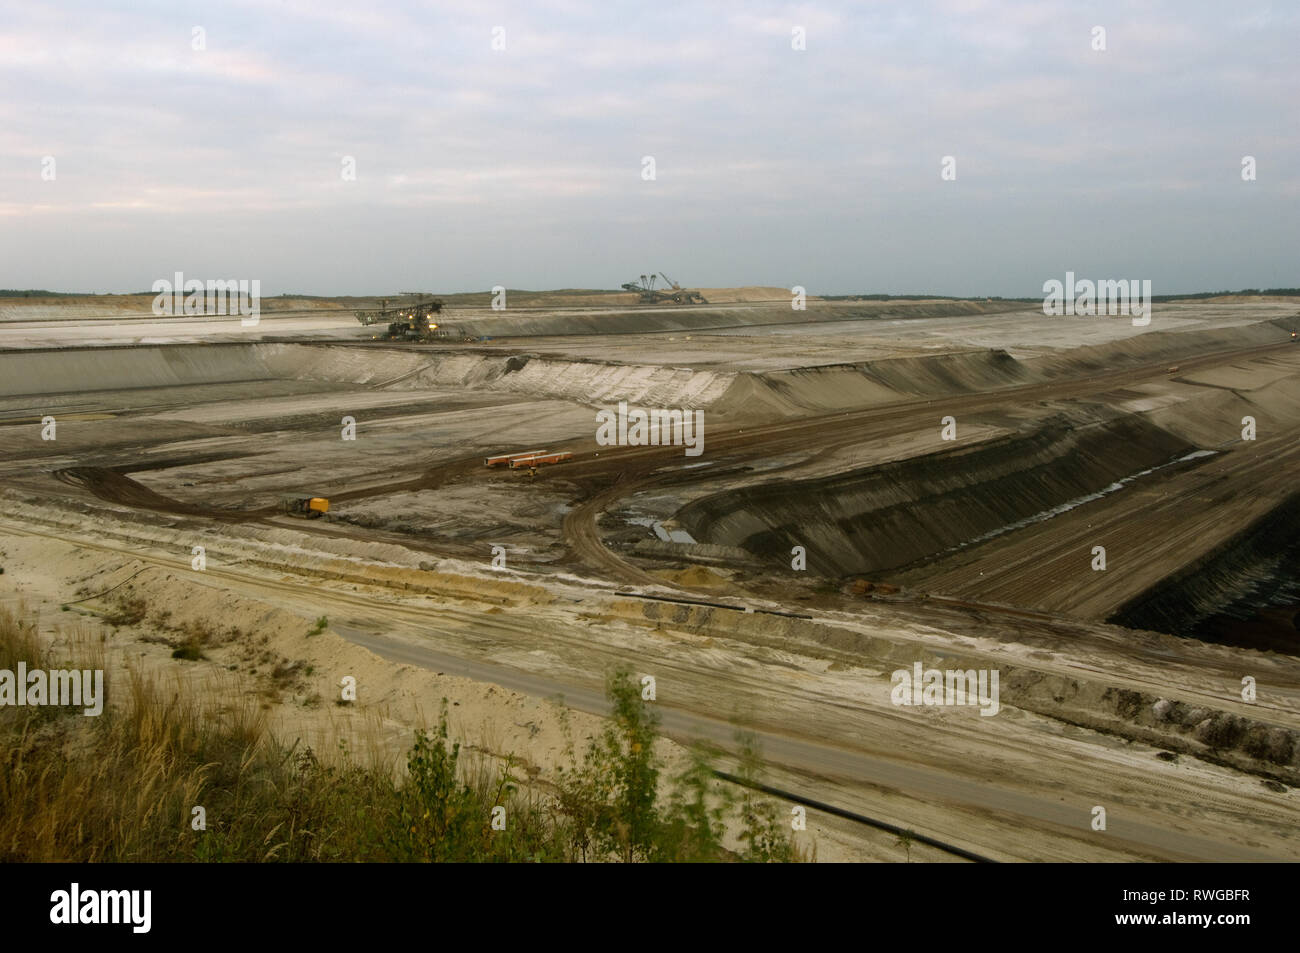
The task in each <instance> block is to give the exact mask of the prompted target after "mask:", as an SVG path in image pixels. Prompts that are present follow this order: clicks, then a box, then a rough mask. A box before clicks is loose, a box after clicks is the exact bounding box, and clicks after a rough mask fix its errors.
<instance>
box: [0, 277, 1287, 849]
mask: <svg viewBox="0 0 1300 953" xmlns="http://www.w3.org/2000/svg"><path fill="white" fill-rule="evenodd" d="M511 294H512V297H511V298H510V299H509V306H508V307H506V308H505V309H501V310H494V309H493V308H492V307H491V304H490V301H489V296H488V295H478V296H471V295H464V296H456V295H448V296H444V298H445V304H444V305H443V306H442V309H441V312H440V313H438V315H437V317H438V321H437V325H438V328H439V330H440V332H441V335H440V336H439V337H438V338H437V339H436V340H428V339H421V340H412V341H406V340H383V339H381V338H380V337H378V336H377V335H376V333H375V327H374V326H371V325H366V324H362V323H361V322H360V321H358V320H357V319H356V317H355V313H356V312H358V311H361V310H363V309H370V310H371V311H374V310H376V309H378V308H380V306H381V305H380V302H379V301H378V300H375V301H370V300H361V299H347V300H344V299H302V300H299V299H292V298H284V299H272V300H271V301H268V302H263V304H262V310H261V314H260V317H259V320H258V321H257V322H256V323H255V324H253V325H252V326H247V325H245V324H241V322H240V320H239V318H238V317H234V318H232V317H229V316H203V315H197V316H184V315H172V316H165V317H161V318H159V317H154V316H152V314H151V313H150V305H149V299H148V297H147V296H134V297H133V296H116V297H89V296H88V297H81V298H68V299H57V298H32V299H0V424H2V425H3V427H2V428H0V434H3V451H2V452H0V566H3V570H4V574H3V576H2V577H0V586H2V587H3V596H4V599H5V601H6V602H7V603H10V604H18V603H21V604H22V605H24V606H25V607H27V608H28V609H29V610H30V611H33V612H38V613H39V617H40V620H41V626H42V628H43V630H44V631H46V632H47V633H51V634H55V633H57V632H59V631H62V629H61V628H60V627H66V625H67V624H68V620H69V619H84V620H86V622H87V623H88V624H103V620H104V619H106V618H110V617H111V618H113V619H115V620H116V622H115V624H114V625H111V626H110V625H105V629H104V631H105V639H106V645H107V646H108V648H109V650H110V659H111V660H112V664H114V665H116V666H119V667H121V666H126V665H128V664H130V665H147V666H150V667H152V668H154V669H156V670H158V671H164V672H168V671H172V670H173V669H175V670H178V671H179V670H182V669H183V670H184V671H185V672H186V673H188V674H189V675H190V676H192V675H193V673H195V672H200V673H202V672H207V673H210V676H211V678H212V679H213V680H214V682H215V680H218V679H230V678H237V679H241V680H242V684H245V685H252V686H256V685H261V686H262V687H263V688H272V689H274V691H267V692H266V693H265V694H266V697H267V699H268V701H267V705H268V706H269V711H270V713H271V714H272V716H273V717H274V718H275V719H277V721H278V722H279V723H280V724H282V725H285V726H287V730H292V731H296V732H298V733H300V734H302V735H304V736H308V735H310V734H311V733H312V732H322V733H324V732H327V731H334V732H337V731H339V730H340V723H346V722H347V721H348V720H349V719H361V718H363V717H371V718H373V719H376V720H377V723H378V724H379V725H381V726H382V729H381V731H382V732H386V733H387V736H388V737H390V738H391V740H392V742H393V744H394V745H397V744H399V742H400V741H401V740H402V739H405V738H407V737H408V734H407V730H408V728H409V726H410V725H413V724H416V723H418V722H419V721H420V720H421V719H422V718H425V717H427V716H428V715H429V713H431V712H434V711H436V710H437V708H438V705H439V702H440V700H441V699H443V698H446V699H449V700H450V703H451V707H450V711H451V713H452V730H453V732H455V733H456V734H457V736H458V737H461V738H464V739H466V742H467V743H468V744H472V745H474V746H477V747H478V748H479V749H481V750H482V751H484V752H485V753H487V754H489V755H491V756H494V757H502V758H504V757H506V756H508V755H511V756H513V757H514V758H515V759H516V763H519V762H520V761H522V764H523V772H524V774H525V776H526V777H528V778H529V779H532V780H533V781H535V782H536V783H537V784H538V785H543V786H544V785H545V783H546V780H547V777H548V773H549V772H551V771H553V770H554V768H555V766H556V765H557V764H558V763H559V762H560V760H561V758H562V755H563V747H564V739H563V733H562V731H561V712H562V708H561V706H560V705H558V704H557V703H556V701H555V700H556V699H562V704H563V706H564V708H566V709H567V710H568V714H567V715H565V716H564V717H567V718H569V719H571V722H572V724H573V725H576V727H577V729H578V732H579V737H581V736H582V735H583V734H590V733H591V732H592V731H593V730H595V726H596V725H598V724H599V723H600V720H601V719H602V718H603V716H604V712H605V701H604V699H603V697H602V694H601V687H602V685H603V684H604V679H605V677H606V674H607V673H608V672H609V671H610V670H611V669H612V668H614V667H615V666H619V665H622V666H626V667H627V668H629V669H630V670H631V671H633V672H635V673H637V674H638V675H641V674H644V675H649V676H652V677H653V683H654V686H655V694H654V704H655V705H656V706H657V709H658V711H659V712H660V713H661V717H662V719H663V724H664V728H665V731H666V733H667V734H668V735H669V736H670V737H671V738H672V739H673V743H674V745H676V744H678V743H681V744H685V743H687V742H690V741H691V740H693V739H707V740H711V741H714V742H717V743H719V744H721V745H723V746H724V747H725V746H727V745H729V744H731V739H732V734H733V727H734V726H737V725H739V726H743V727H744V728H746V729H748V730H750V731H752V732H753V733H754V735H755V736H756V737H757V739H758V741H759V743H760V746H761V752H762V758H763V762H764V766H765V771H764V780H765V783H766V784H767V785H768V786H769V787H770V789H771V790H772V791H773V792H775V795H774V796H777V797H780V798H783V799H784V800H785V802H786V803H785V810H786V811H787V812H788V811H789V810H790V808H791V806H793V805H802V806H803V807H804V808H805V809H806V812H807V819H808V821H807V829H806V830H804V831H799V832H798V833H797V835H796V837H797V838H799V839H800V840H801V842H802V843H804V844H805V845H806V846H808V847H810V848H811V847H812V846H813V845H815V848H816V856H817V858H818V859H820V860H856V859H881V860H901V859H903V853H902V851H901V850H900V848H899V847H898V846H897V842H896V838H895V837H893V836H891V835H890V834H889V833H888V829H889V828H890V827H895V828H901V829H905V830H910V831H914V832H916V833H917V834H921V835H924V836H925V838H927V841H926V842H925V843H918V844H917V845H916V846H914V847H911V848H910V850H909V853H908V857H909V858H910V859H921V860H958V859H970V858H985V859H991V860H1001V861H1012V860H1022V861H1028V860H1034V861H1043V860H1080V861H1115V860H1179V861H1189V860H1190V861H1214V860H1222V861H1243V860H1244V861H1270V860H1272V861H1279V860H1280V861H1286V860H1300V838H1297V836H1296V831H1297V830H1298V829H1300V824H1298V823H1297V822H1300V793H1297V787H1298V786H1300V635H1298V634H1297V622H1298V620H1300V583H1298V580H1300V573H1297V568H1298V567H1300V543H1298V542H1297V540H1300V532H1297V530H1300V479H1298V478H1300V345H1297V344H1296V343H1295V341H1294V339H1293V336H1292V334H1293V332H1294V331H1295V330H1296V329H1297V327H1298V326H1300V315H1298V314H1297V310H1298V309H1297V303H1296V299H1286V298H1210V299H1202V300H1197V301H1183V302H1178V301H1175V302H1163V303H1162V302H1156V303H1155V304H1154V306H1153V310H1152V314H1151V320H1150V322H1149V323H1148V324H1145V325H1142V326H1139V325H1137V324H1136V323H1135V322H1133V321H1131V320H1130V319H1129V318H1128V317H1127V316H1105V315H1101V316H1077V315H1074V316H1068V315H1067V316H1049V315H1045V314H1044V313H1043V307H1042V305H1041V303H1037V304H1026V303H1017V302H1010V301H997V300H993V301H985V300H970V301H951V300H906V301H904V300H885V301H822V300H816V299H809V300H808V301H807V307H806V309H804V310H794V309H792V307H791V302H790V295H789V294H787V293H786V292H784V291H783V290H782V289H779V288H778V289H762V288H748V289H713V288H705V289H700V292H692V294H693V295H698V296H699V297H700V298H701V300H702V301H705V302H707V303H696V304H690V305H685V306H683V305H679V304H673V303H671V302H668V303H665V304H662V305H657V304H653V303H652V304H646V303H639V301H638V298H637V294H636V292H635V290H633V291H628V292H624V293H621V294H620V293H606V294H601V293H596V292H586V293H578V292H571V293H558V292H557V293H554V294H551V295H547V294H533V295H526V294H523V293H513V292H512V293H511ZM621 405H623V406H621ZM638 409H639V410H642V411H646V412H648V413H647V416H646V417H645V419H644V421H642V420H638V419H636V418H635V417H634V411H637V410H638ZM620 418H626V420H622V421H621V422H619V423H618V425H617V426H613V427H611V426H609V421H610V420H620ZM602 421H604V422H605V424H606V426H605V429H604V431H603V433H602V429H601V428H602ZM684 421H690V422H692V424H693V425H694V429H695V430H697V431H699V433H696V434H695V436H697V437H699V438H700V439H699V446H700V447H701V448H702V451H701V452H699V453H697V454H692V453H688V452H684V451H685V450H686V448H687V446H688V445H687V444H685V443H684V441H683V440H681V439H674V438H675V437H680V436H681V434H680V433H678V432H677V431H678V430H679V429H680V428H681V427H682V424H683V422H684ZM650 423H654V425H655V428H656V429H655V431H654V439H650V432H649V431H648V430H647V431H644V432H641V433H640V434H639V435H638V436H639V437H640V439H637V438H636V437H635V436H633V435H632V434H631V433H630V432H629V429H630V428H631V427H634V426H638V425H643V426H647V427H648V426H649V424H650ZM124 600H126V602H127V604H129V605H133V606H136V607H138V610H139V611H138V612H136V613H135V614H134V615H129V617H127V618H123V616H122V613H121V611H120V609H121V606H122V605H123V604H124ZM322 617H323V618H324V620H327V621H326V622H323V623H322V628H324V629H325V631H323V632H314V631H312V629H311V624H312V622H313V621H315V620H317V619H318V618H322ZM191 623H192V624H196V625H197V624H198V623H202V624H203V626H204V628H203V630H202V631H203V633H204V639H205V644H204V646H203V656H204V657H203V659H202V660H198V661H193V660H185V659H178V658H173V650H174V645H173V644H171V643H170V642H169V641H168V639H167V637H166V633H167V632H172V631H177V630H178V628H177V627H183V626H185V625H187V624H191ZM930 672H935V673H938V674H937V676H936V677H935V679H934V684H931V679H930V678H929V676H928V675H927V673H930ZM286 673H289V674H286ZM899 673H902V674H901V675H900V674H899ZM945 673H949V674H948V675H945ZM951 673H957V678H956V679H955V681H956V683H957V686H956V687H957V688H958V689H962V688H969V689H970V696H969V698H967V699H966V701H965V703H962V701H961V698H960V697H958V698H957V699H954V698H953V682H954V679H953V678H952V677H950V675H951ZM968 676H969V677H968ZM344 677H351V678H353V679H355V684H356V693H357V702H358V705H357V706H356V707H349V708H338V707H336V706H332V705H331V706H322V705H320V700H321V699H322V698H324V699H327V700H328V699H332V698H334V697H335V696H336V695H337V694H338V692H339V688H338V686H339V684H340V680H341V679H343V678H344ZM913 682H916V683H917V684H915V685H914V684H913ZM903 688H906V691H905V692H904V691H903V690H902V689H903ZM931 688H933V689H934V691H933V692H931V691H930V689H931ZM977 688H978V692H977ZM990 691H996V692H997V696H998V697H997V698H996V699H995V700H993V699H989V698H987V697H986V696H987V695H988V693H989V692H990ZM978 702H987V703H985V704H979V703H978ZM326 721H328V722H329V723H330V724H329V725H328V726H326V725H325V722H326ZM680 754H681V752H680V751H678V752H677V753H676V754H674V753H673V752H669V756H670V757H677V756H679V755H680ZM1099 807H1100V808H1103V809H1104V811H1103V815H1104V818H1105V820H1104V823H1103V824H1101V825H1099V824H1098V822H1097V819H1098V817H1099V815H1098V813H1097V808H1099Z"/></svg>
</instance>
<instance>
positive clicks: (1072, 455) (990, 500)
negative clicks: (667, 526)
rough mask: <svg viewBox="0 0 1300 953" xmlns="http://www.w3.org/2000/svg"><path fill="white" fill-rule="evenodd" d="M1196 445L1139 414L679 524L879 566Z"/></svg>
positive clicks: (770, 489) (762, 552)
mask: <svg viewBox="0 0 1300 953" xmlns="http://www.w3.org/2000/svg"><path fill="white" fill-rule="evenodd" d="M1192 449H1193V448H1192V447H1190V446H1189V445H1188V444H1186V443H1185V442H1183V441H1182V440H1180V439H1178V438H1177V437H1174V436H1173V435H1171V434H1169V433H1166V432H1165V431H1163V430H1160V429H1159V428H1157V427H1154V426H1152V425H1150V424H1149V423H1147V422H1145V421H1143V420H1141V419H1140V418H1136V417H1123V418H1118V419H1109V420H1104V421H1101V422H1096V423H1086V424H1082V425H1076V424H1075V422H1073V421H1071V420H1069V419H1067V418H1065V417H1064V416H1058V417H1055V418H1053V419H1052V420H1051V421H1049V422H1048V423H1047V424H1046V425H1045V426H1044V427H1043V428H1041V429H1040V430H1038V431H1037V432H1035V433H1033V434H1030V435H1025V436H1012V437H1004V438H999V439H994V440H990V441H986V442H984V443H981V444H979V445H977V446H973V447H967V448H962V447H959V448H956V449H953V450H948V451H942V452H939V453H931V454H926V455H923V456H918V457H911V458H909V459H906V460H900V461H896V462H892V463H887V464H883V465H881V466H876V467H870V468H867V469H864V470H857V471H853V472H850V473H847V474H841V475H837V476H834V477H825V478H820V479H814V480H797V481H790V482H784V483H771V484H762V485H758V486H752V487H741V488H737V489H732V490H727V491H724V492H722V493H717V494H714V495H712V496H708V497H705V498H703V499H700V500H696V501H694V502H692V503H689V504H687V505H686V506H685V507H683V508H682V509H681V510H680V511H679V512H678V513H677V515H676V517H675V518H676V520H677V521H678V522H679V523H680V524H681V525H682V526H683V527H685V528H686V529H687V530H688V531H689V532H690V534H691V535H692V536H693V537H694V538H695V539H696V540H698V541H700V542H707V543H713V544H718V545H723V546H737V547H740V548H742V549H745V550H747V551H748V552H751V553H754V554H755V555H756V556H759V557H760V558H764V559H768V560H772V561H774V562H776V561H779V562H782V563H786V564H788V562H789V559H790V551H791V549H792V547H794V546H804V547H805V548H806V550H807V556H808V569H809V570H810V571H812V572H816V573H818V574H821V575H827V576H843V575H848V574H856V573H863V574H871V573H875V574H879V573H882V572H887V571H888V570H891V569H898V568H901V567H903V566H906V565H908V564H910V563H914V562H917V561H919V560H923V559H926V558H929V557H932V556H933V555H935V554H937V553H941V552H944V551H947V550H949V549H951V548H953V547H956V546H959V545H961V544H963V543H965V542H968V541H970V540H973V539H975V538H977V537H980V536H982V535H984V534H986V533H990V532H992V531H994V530H997V529H999V528H1001V527H1004V526H1007V525H1008V524H1010V523H1014V522H1016V521H1018V520H1023V519H1026V518H1028V517H1030V516H1034V515H1036V514H1038V513H1041V512H1043V511H1044V510H1048V509H1051V508H1052V507H1055V506H1059V505H1061V504H1063V503H1067V502H1069V501H1071V500H1074V499H1077V498H1078V497H1081V496H1085V495H1087V494H1089V493H1095V492H1097V491H1099V490H1102V489H1104V488H1106V487H1108V486H1110V485H1111V484H1112V483H1114V482H1116V481H1117V480H1120V479H1122V478H1124V477H1127V476H1130V475H1132V474H1135V473H1138V472H1140V471H1142V470H1146V469H1149V468H1151V467H1156V466H1159V465H1161V464H1164V463H1167V462H1169V461H1171V460H1173V459H1174V458H1176V457H1178V456H1181V455H1182V454H1184V453H1187V452H1189V451H1190V450H1192Z"/></svg>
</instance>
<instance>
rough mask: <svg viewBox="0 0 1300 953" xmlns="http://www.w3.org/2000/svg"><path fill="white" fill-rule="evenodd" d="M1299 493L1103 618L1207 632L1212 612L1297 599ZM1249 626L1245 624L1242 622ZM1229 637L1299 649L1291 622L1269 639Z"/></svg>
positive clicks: (1242, 614) (1241, 613) (1243, 615)
mask: <svg viewBox="0 0 1300 953" xmlns="http://www.w3.org/2000/svg"><path fill="white" fill-rule="evenodd" d="M1297 567H1300V492H1298V493H1296V494H1294V495H1293V496H1291V497H1289V498H1288V499H1287V500H1286V502H1285V503H1283V504H1282V505H1281V506H1279V507H1278V508H1277V509H1275V510H1273V511H1272V512H1271V513H1269V514H1267V515H1266V516H1264V517H1262V518H1261V519H1258V520H1256V521H1255V522H1254V523H1252V524H1250V525H1249V526H1246V527H1244V528H1243V529H1242V531H1241V532H1240V533H1238V534H1236V535H1235V536H1233V537H1232V538H1231V539H1229V540H1228V542H1226V543H1225V544H1223V545H1221V546H1219V547H1217V548H1215V549H1213V550H1211V551H1210V552H1208V553H1206V554H1205V555H1204V556H1202V557H1201V558H1200V559H1198V560H1196V561H1195V562H1194V563H1192V564H1190V565H1189V566H1186V567H1184V569H1183V570H1182V571H1180V572H1178V573H1175V574H1174V575H1172V576H1170V577H1168V578H1167V579H1165V580H1164V581H1163V582H1161V583H1160V584H1159V585H1157V586H1155V587H1154V588H1152V589H1149V590H1147V591H1146V592H1144V593H1143V594H1142V595H1141V596H1139V597H1138V598H1136V599H1134V600H1132V601H1131V602H1129V603H1128V604H1126V605H1124V606H1122V607H1121V608H1120V610H1119V611H1118V612H1116V613H1115V614H1114V615H1113V616H1111V618H1110V619H1108V620H1107V621H1108V622H1113V623H1116V624H1118V625H1123V626H1127V627H1129V628H1131V629H1149V630H1152V631H1155V632H1168V633H1171V634H1174V635H1195V636H1197V637H1199V638H1205V637H1207V633H1205V632H1203V631H1202V628H1203V626H1202V624H1203V623H1204V622H1206V621H1207V620H1209V619H1211V618H1212V617H1214V616H1220V615H1228V616H1235V617H1236V618H1239V619H1241V620H1243V621H1245V620H1249V619H1251V618H1252V617H1253V616H1254V615H1255V614H1256V613H1257V612H1258V611H1259V610H1260V609H1267V608H1270V607H1275V606H1295V605H1297V604H1300V577H1297V573H1296V570H1297ZM1242 628H1246V627H1242ZM1225 634H1226V635H1227V636H1228V637H1227V638H1222V637H1220V638H1214V639H1213V640H1214V641H1229V642H1232V643H1233V644H1241V645H1245V646H1246V647H1249V648H1258V649H1272V650H1274V651H1284V652H1288V653H1289V654H1292V655H1300V637H1298V636H1297V635H1296V632H1295V626H1294V624H1293V625H1292V626H1291V630H1290V632H1289V633H1283V632H1278V633H1276V635H1275V638H1272V639H1270V640H1269V644H1260V639H1259V634H1256V635H1255V637H1254V638H1248V637H1244V638H1232V637H1231V627H1229V628H1228V632H1227V633H1225Z"/></svg>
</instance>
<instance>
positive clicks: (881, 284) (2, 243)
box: [0, 0, 1300, 297]
mask: <svg viewBox="0 0 1300 953" xmlns="http://www.w3.org/2000/svg"><path fill="white" fill-rule="evenodd" d="M1098 28H1100V29H1101V30H1102V31H1104V33H1099V32H1098ZM1297 40H1300V3H1295V2H1286V3H1282V2H1272V3H1269V2H1263V3H1260V2H1256V0H1240V2H1233V3H1199V2H1186V0H1177V2H1150V3H1143V4H1132V3H1128V2H1119V3H1086V2H1050V0H1049V2H1036V3H1010V2H982V0H946V2H929V3H927V2H902V3H886V2H856V3H795V4H784V3H766V2H761V0H759V2H745V3H721V2H720V3H710V2H703V0H701V2H687V3H674V2H671V0H654V2H646V3H623V2H618V0H608V2H575V0H535V2H528V3H493V2H490V0H486V2H477V0H475V2H463V3H462V2H415V0H410V2H404V0H364V2H362V0H348V2H334V0H224V2H215V0H202V2H198V0H157V2H151V0H137V2H130V3H127V2H114V0H46V2H40V3H34V2H31V0H0V288H47V289H56V290H62V291H78V292H96V291H110V292H120V291H144V290H148V289H149V288H150V287H151V286H152V285H153V282H154V281H156V280H158V279H160V278H167V279H170V278H171V277H172V276H173V274H174V273H175V272H182V273H184V275H185V277H186V278H198V279H200V280H207V279H240V278H243V279H257V280H259V281H261V287H262V294H263V295H264V296H272V295H277V294H282V293H306V294H319V295H343V294H380V293H387V292H393V291H408V290H411V291H414V290H436V291H441V292H455V291H474V290H486V289H488V288H491V287H492V286H494V285H502V286H505V287H508V288H526V289H547V288H574V287H581V288H617V287H618V286H619V285H620V284H622V283H623V282H625V281H630V280H633V279H634V278H635V277H636V276H638V275H640V274H643V273H647V272H650V271H664V272H666V273H667V274H668V275H670V276H671V277H672V278H674V279H676V280H678V281H679V282H680V283H681V284H682V285H683V286H687V287H727V286H735V285H773V286H784V287H787V288H789V287H793V286H795V285H800V286H802V287H804V288H806V289H807V290H808V292H809V293H810V294H818V293H822V294H848V293H858V292H863V293H888V294H908V293H921V292H926V293H934V294H944V295H962V296H966V295H972V296H973V295H1002V296H1007V297H1017V296H1037V295H1040V294H1041V293H1042V286H1043V283H1044V282H1045V281H1048V280H1049V279H1052V278H1056V279H1058V280H1064V277H1065V273H1066V272H1067V271H1073V272H1075V274H1076V275H1078V276H1079V277H1081V278H1090V279H1094V280H1096V279H1110V278H1114V279H1119V278H1130V279H1148V280H1151V282H1152V288H1153V293H1154V294H1156V295H1160V294H1172V293H1186V292H1194V291H1214V290H1225V289H1232V290H1235V289H1239V288H1247V287H1256V288H1264V287H1295V286H1300V56H1298V55H1297V50H1300V43H1298V42H1297ZM1099 43H1101V45H1104V49H1099V48H1097V47H1098V46H1099ZM799 46H802V47H803V48H802V49H799V48H797V47H799ZM1246 156H1251V157H1253V159H1254V178H1253V180H1246V179H1243V161H1244V157H1246ZM646 157H652V158H653V177H649V169H648V167H647V164H646ZM945 157H951V162H950V163H949V164H948V166H947V168H948V171H949V175H948V177H946V178H945V176H944V171H945ZM350 171H351V172H354V173H355V174H354V175H349V172H350Z"/></svg>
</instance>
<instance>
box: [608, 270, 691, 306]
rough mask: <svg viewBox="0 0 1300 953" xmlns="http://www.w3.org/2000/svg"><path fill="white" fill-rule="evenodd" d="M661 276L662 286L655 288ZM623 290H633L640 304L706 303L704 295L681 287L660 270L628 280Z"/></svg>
mask: <svg viewBox="0 0 1300 953" xmlns="http://www.w3.org/2000/svg"><path fill="white" fill-rule="evenodd" d="M660 278H662V279H663V280H664V284H663V287H660V288H656V287H655V283H656V282H657V281H658V280H659V279H660ZM623 290H624V291H635V292H636V293H637V294H639V295H640V296H641V298H640V303H641V304H667V303H672V304H708V302H707V301H705V300H704V295H702V294H700V293H699V292H698V291H691V290H689V289H686V288H683V287H682V286H681V285H679V284H678V283H677V282H675V281H673V280H672V279H671V278H669V277H668V276H667V275H665V274H664V273H663V272H662V271H661V272H659V273H658V274H657V275H656V274H650V275H642V276H641V280H640V281H629V282H626V283H625V284H624V285H623Z"/></svg>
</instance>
